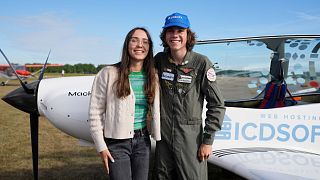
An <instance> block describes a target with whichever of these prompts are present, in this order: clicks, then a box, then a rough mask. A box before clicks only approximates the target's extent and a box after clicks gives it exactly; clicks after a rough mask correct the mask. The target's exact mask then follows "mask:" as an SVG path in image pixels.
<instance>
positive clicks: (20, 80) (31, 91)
mask: <svg viewBox="0 0 320 180" xmlns="http://www.w3.org/2000/svg"><path fill="white" fill-rule="evenodd" d="M0 52H1V54H2V56H3V57H4V59H5V60H6V61H7V63H8V64H9V66H10V67H11V69H12V70H13V72H14V74H15V75H16V76H17V78H18V80H19V82H20V84H21V86H22V87H23V89H24V90H25V91H26V92H27V93H28V94H33V93H34V91H33V90H32V89H29V88H28V87H27V86H26V85H25V84H24V83H23V82H22V79H21V78H20V76H19V75H18V74H17V72H16V70H15V69H14V67H13V66H12V64H11V63H10V61H9V59H8V58H7V56H6V55H5V54H4V52H3V51H2V50H1V49H0Z"/></svg>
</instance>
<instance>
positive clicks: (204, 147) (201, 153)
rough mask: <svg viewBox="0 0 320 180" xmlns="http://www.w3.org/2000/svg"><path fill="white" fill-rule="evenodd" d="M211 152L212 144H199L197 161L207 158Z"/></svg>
mask: <svg viewBox="0 0 320 180" xmlns="http://www.w3.org/2000/svg"><path fill="white" fill-rule="evenodd" d="M211 154H212V145H208V144H201V146H200V147H199V150H198V158H199V161H204V160H207V159H208V158H209V156H210V155H211Z"/></svg>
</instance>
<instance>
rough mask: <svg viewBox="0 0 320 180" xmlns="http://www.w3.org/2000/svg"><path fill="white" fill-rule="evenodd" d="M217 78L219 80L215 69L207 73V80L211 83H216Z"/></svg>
mask: <svg viewBox="0 0 320 180" xmlns="http://www.w3.org/2000/svg"><path fill="white" fill-rule="evenodd" d="M216 78H217V76H216V72H215V71H214V69H213V68H210V69H208V71H207V79H208V80H209V81H215V80H216Z"/></svg>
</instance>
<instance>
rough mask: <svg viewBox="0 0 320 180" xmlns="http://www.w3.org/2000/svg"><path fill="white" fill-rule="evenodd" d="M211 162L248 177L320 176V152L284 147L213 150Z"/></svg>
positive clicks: (315, 177) (307, 177)
mask: <svg viewBox="0 0 320 180" xmlns="http://www.w3.org/2000/svg"><path fill="white" fill-rule="evenodd" d="M208 162H209V163H212V164H215V165H217V166H220V167H223V168H225V169H227V170H229V171H231V172H234V173H235V174H238V175H239V176H241V177H244V178H246V179H282V180H284V179H290V180H292V179H319V178H320V154H315V153H310V152H306V151H299V150H291V149H285V148H283V149H282V148H269V147H265V148H262V147H257V148H255V147H252V148H232V149H220V150H214V151H213V155H212V156H211V157H210V158H209V159H208Z"/></svg>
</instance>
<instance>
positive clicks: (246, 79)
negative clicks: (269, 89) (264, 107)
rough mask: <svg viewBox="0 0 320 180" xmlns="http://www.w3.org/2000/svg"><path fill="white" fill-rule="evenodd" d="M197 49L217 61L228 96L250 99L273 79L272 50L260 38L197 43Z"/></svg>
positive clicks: (222, 86)
mask: <svg viewBox="0 0 320 180" xmlns="http://www.w3.org/2000/svg"><path fill="white" fill-rule="evenodd" d="M194 51H196V52H200V53H202V54H204V55H206V56H207V57H208V58H209V59H210V60H211V61H212V63H213V64H214V67H215V71H216V74H217V83H218V85H219V88H220V90H221V92H222V93H223V96H224V98H225V99H226V100H239V99H251V98H254V97H256V96H257V95H258V94H260V93H261V92H262V90H263V89H264V87H265V85H266V83H267V82H268V81H269V79H270V74H269V71H270V54H271V53H272V51H270V50H269V49H267V48H266V45H265V44H264V43H262V42H258V41H245V42H231V43H219V44H203V45H196V46H195V48H194Z"/></svg>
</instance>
